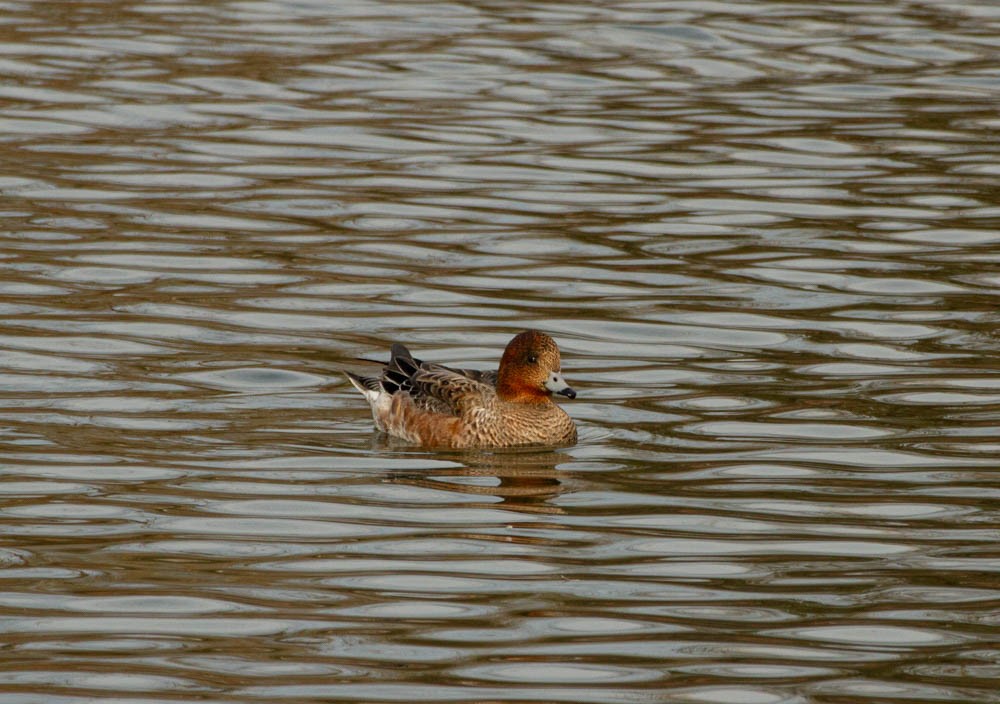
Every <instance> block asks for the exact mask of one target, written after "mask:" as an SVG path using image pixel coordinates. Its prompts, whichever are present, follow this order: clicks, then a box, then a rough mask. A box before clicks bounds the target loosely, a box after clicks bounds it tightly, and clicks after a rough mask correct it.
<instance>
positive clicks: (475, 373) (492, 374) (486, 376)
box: [446, 367, 497, 386]
mask: <svg viewBox="0 0 1000 704" xmlns="http://www.w3.org/2000/svg"><path fill="white" fill-rule="evenodd" d="M446 368H447V369H451V371H453V372H456V373H458V374H461V375H462V376H465V377H468V378H470V379H472V380H473V381H480V382H482V383H484V384H489V385H490V386H496V385H497V372H496V370H495V369H488V370H485V371H484V370H479V369H453V368H452V367H446Z"/></svg>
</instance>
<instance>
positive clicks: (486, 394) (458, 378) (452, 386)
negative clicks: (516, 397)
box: [410, 362, 496, 416]
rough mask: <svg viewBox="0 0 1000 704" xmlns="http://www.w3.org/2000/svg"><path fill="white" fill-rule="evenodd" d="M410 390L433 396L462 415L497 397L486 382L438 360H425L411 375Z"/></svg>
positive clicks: (437, 402) (416, 397) (419, 396)
mask: <svg viewBox="0 0 1000 704" xmlns="http://www.w3.org/2000/svg"><path fill="white" fill-rule="evenodd" d="M410 382H411V383H412V385H413V390H412V391H411V392H410V395H411V396H412V397H413V398H414V400H417V401H418V402H419V400H420V399H422V398H423V399H428V400H433V401H434V405H435V406H438V405H443V406H444V407H446V408H447V409H448V410H447V412H449V413H450V414H452V415H456V416H462V415H466V414H468V413H472V412H474V411H476V410H477V409H481V408H485V407H486V406H488V405H490V403H491V401H492V400H494V399H495V398H496V390H495V389H494V388H493V387H492V386H490V385H489V384H487V383H484V382H482V381H476V380H475V379H472V378H470V377H468V376H466V375H464V374H462V373H460V372H459V371H456V370H454V369H449V368H448V367H443V366H441V365H440V364H429V363H427V362H424V363H423V364H421V365H420V368H419V369H417V371H416V372H414V373H413V375H412V376H411V377H410Z"/></svg>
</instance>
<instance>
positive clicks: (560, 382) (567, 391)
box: [545, 372, 576, 398]
mask: <svg viewBox="0 0 1000 704" xmlns="http://www.w3.org/2000/svg"><path fill="white" fill-rule="evenodd" d="M545 388H546V389H548V390H549V391H551V392H552V393H554V394H559V395H560V396H566V397H567V398H576V391H574V390H573V387H572V386H570V385H569V384H567V383H566V380H565V379H563V378H562V374H560V373H559V372H552V373H551V374H549V378H548V379H547V380H546V381H545Z"/></svg>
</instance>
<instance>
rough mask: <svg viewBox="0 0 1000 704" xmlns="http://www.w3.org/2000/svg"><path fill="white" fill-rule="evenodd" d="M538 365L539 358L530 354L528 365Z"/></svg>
mask: <svg viewBox="0 0 1000 704" xmlns="http://www.w3.org/2000/svg"><path fill="white" fill-rule="evenodd" d="M537 363H538V357H536V356H535V355H533V354H529V355H528V364H537Z"/></svg>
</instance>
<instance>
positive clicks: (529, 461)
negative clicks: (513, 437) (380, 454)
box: [389, 449, 570, 514]
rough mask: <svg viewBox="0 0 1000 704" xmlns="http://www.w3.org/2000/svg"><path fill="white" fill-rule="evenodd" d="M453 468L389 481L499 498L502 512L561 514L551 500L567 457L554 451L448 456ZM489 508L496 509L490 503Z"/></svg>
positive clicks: (557, 490) (398, 476) (560, 485)
mask: <svg viewBox="0 0 1000 704" xmlns="http://www.w3.org/2000/svg"><path fill="white" fill-rule="evenodd" d="M446 457H447V458H448V459H453V460H454V461H455V463H456V466H454V467H446V468H441V469H428V470H424V471H421V472H419V473H414V472H412V471H410V472H400V473H395V474H392V475H390V477H389V479H390V481H392V482H396V483H399V484H407V485H410V486H419V487H424V488H431V489H436V490H439V491H440V490H442V489H443V490H446V491H453V492H460V493H463V494H469V495H472V496H483V497H487V496H492V497H496V498H498V499H500V502H501V505H502V507H503V508H505V509H509V510H512V511H522V512H529V513H544V514H561V513H563V509H561V508H559V507H558V506H554V505H552V504H551V503H549V502H550V500H551V499H552V498H554V497H555V496H558V495H559V494H560V493H561V492H562V490H563V487H564V483H563V481H561V479H560V476H561V473H560V472H559V469H558V467H559V465H560V464H565V463H566V462H568V461H569V460H570V457H569V455H567V454H566V453H564V452H557V451H554V450H538V449H531V450H523V449H521V450H497V451H491V452H462V453H449V454H448V455H446ZM490 505H492V506H494V507H495V506H496V504H494V503H491V504H490Z"/></svg>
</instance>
